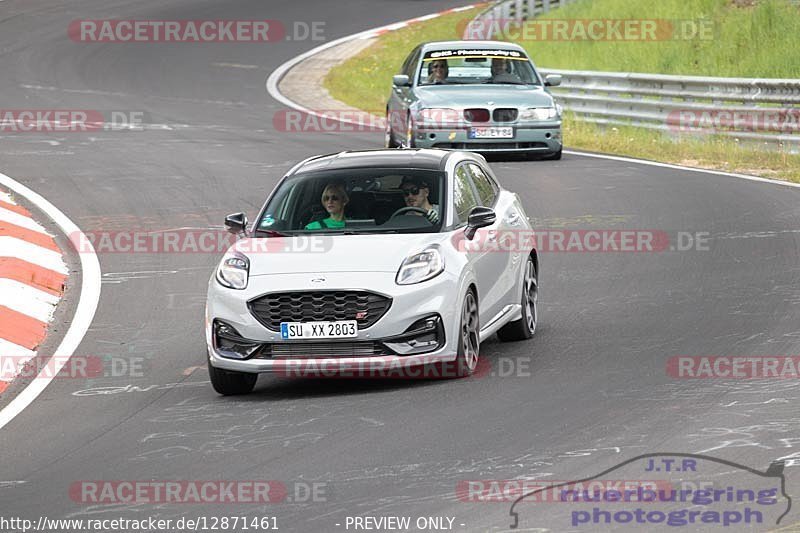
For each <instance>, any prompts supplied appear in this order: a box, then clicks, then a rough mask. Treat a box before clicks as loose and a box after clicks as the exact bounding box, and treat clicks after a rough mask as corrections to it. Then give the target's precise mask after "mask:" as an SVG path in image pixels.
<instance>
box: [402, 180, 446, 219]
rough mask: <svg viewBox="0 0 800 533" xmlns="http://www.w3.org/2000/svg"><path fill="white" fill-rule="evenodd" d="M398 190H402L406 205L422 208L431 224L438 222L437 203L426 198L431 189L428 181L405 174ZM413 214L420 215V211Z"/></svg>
mask: <svg viewBox="0 0 800 533" xmlns="http://www.w3.org/2000/svg"><path fill="white" fill-rule="evenodd" d="M400 190H401V191H403V198H404V199H405V201H406V206H407V207H417V208H419V209H422V210H424V211H425V218H427V219H428V222H430V223H431V224H436V223H437V222H439V205H438V204H432V203H431V202H430V200H429V199H428V196H429V195H430V191H431V190H430V186H429V185H428V182H426V181H425V180H423V179H420V178H414V177H411V176H405V177H403V181H402V183H400ZM413 214H415V215H422V213H413Z"/></svg>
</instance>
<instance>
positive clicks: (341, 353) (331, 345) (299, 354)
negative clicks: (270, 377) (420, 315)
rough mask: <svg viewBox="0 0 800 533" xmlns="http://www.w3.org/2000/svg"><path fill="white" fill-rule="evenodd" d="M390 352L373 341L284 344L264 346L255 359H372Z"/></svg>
mask: <svg viewBox="0 0 800 533" xmlns="http://www.w3.org/2000/svg"><path fill="white" fill-rule="evenodd" d="M389 354H390V352H388V351H387V350H386V348H384V347H383V345H382V344H381V343H379V342H373V341H356V342H345V341H333V342H331V341H326V342H285V343H272V344H264V345H263V347H262V348H261V350H259V352H258V354H257V355H256V356H255V359H270V358H274V359H279V358H282V357H291V358H293V359H304V358H316V357H372V356H379V355H389Z"/></svg>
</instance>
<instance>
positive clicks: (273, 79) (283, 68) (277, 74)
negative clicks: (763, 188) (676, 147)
mask: <svg viewBox="0 0 800 533" xmlns="http://www.w3.org/2000/svg"><path fill="white" fill-rule="evenodd" d="M475 6H476V4H472V5H468V6H463V7H457V8H455V9H453V10H452V11H453V12H458V11H465V10H467V9H472V8H473V7H475ZM437 14H438V13H437ZM413 20H415V19H411V20H410V21H413ZM417 20H419V19H417ZM410 21H404V22H410ZM389 26H393V25H392V24H390V25H389ZM389 26H381V27H380V28H373V29H371V30H366V31H362V32H359V33H354V34H352V35H346V36H344V37H341V38H339V39H336V40H334V41H330V42H328V43H325V44H323V45H321V46H318V47H316V48H312V49H311V50H309V51H308V52H304V53H302V54H300V55H299V56H296V57H293V58H292V59H290V60H288V61H287V62H285V63H283V64H282V65H280V66H278V68H276V69H275V70H273V71H272V73H271V74H270V75H269V77H268V78H267V82H266V87H267V92H268V93H269V94H270V96H272V97H273V98H274V99H275V100H277V101H278V102H280V103H282V104H283V105H285V106H288V107H291V108H292V109H296V110H298V111H303V112H305V113H309V114H311V115H315V116H318V117H321V116H323V115H322V114H321V113H318V112H316V111H314V110H311V109H308V108H307V107H305V106H302V105H300V104H298V103H296V102H294V101H293V100H291V99H289V98H288V97H286V96H284V95H283V93H281V92H280V90H279V89H278V83H279V82H280V81H281V78H283V76H284V75H286V72H288V71H289V70H290V69H291V68H292V67H294V66H295V65H297V64H298V63H300V62H301V61H304V60H306V59H308V58H309V57H312V56H314V55H316V54H318V53H320V52H322V51H324V50H327V49H328V48H333V47H334V46H338V45H340V44H343V43H346V42H349V41H354V40H356V39H370V38H372V37H376V32H378V31H381V30H385V29H387V28H389ZM326 118H332V119H334V120H338V121H339V122H342V123H345V124H349V123H352V121H349V120H347V119H344V118H338V117H326ZM564 153H565V154H571V155H578V156H582V157H595V158H598V159H609V160H612V161H620V162H625V163H636V164H639V165H650V166H655V167H663V168H674V169H676V170H687V171H690V172H700V173H703V174H714V175H717V176H728V177H732V178H740V179H745V180H750V181H757V182H760V183H771V184H773V185H784V186H786V187H800V184H798V183H792V182H788V181H781V180H774V179H770V178H761V177H758V176H748V175H747V174H736V173H734V172H724V171H722V170H706V169H702V168H693V167H682V166H680V165H673V164H670V163H658V162H656V161H646V160H643V159H631V158H628V157H622V156H612V155H603V154H589V153H584V152H575V151H573V150H564Z"/></svg>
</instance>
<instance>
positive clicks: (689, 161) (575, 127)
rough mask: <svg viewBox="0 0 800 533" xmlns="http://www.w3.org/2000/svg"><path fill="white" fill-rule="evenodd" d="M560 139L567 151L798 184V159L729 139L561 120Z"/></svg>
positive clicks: (792, 155) (570, 117) (571, 118)
mask: <svg viewBox="0 0 800 533" xmlns="http://www.w3.org/2000/svg"><path fill="white" fill-rule="evenodd" d="M564 139H566V143H567V146H568V147H570V148H579V149H582V150H589V151H594V152H603V153H606V154H615V155H623V156H629V157H638V158H641V159H650V160H653V161H661V162H664V163H674V164H678V165H685V166H690V167H699V168H707V169H714V170H723V171H726V172H738V173H743V174H750V175H757V176H762V177H765V178H772V179H781V180H787V181H793V182H797V183H800V155H794V154H788V153H786V152H780V151H774V150H759V149H757V148H754V147H752V145H750V146H748V145H746V144H745V145H740V144H739V143H738V142H736V141H735V140H733V139H731V138H729V137H722V136H713V137H706V138H699V137H689V138H682V139H680V140H673V139H670V138H668V137H666V136H664V135H662V134H660V133H659V132H654V131H651V130H647V129H643V128H635V127H632V126H617V127H613V128H609V127H603V128H600V127H598V126H596V125H594V124H590V123H588V122H581V121H579V120H575V119H574V118H573V117H572V116H570V115H569V114H567V115H566V116H565V117H564Z"/></svg>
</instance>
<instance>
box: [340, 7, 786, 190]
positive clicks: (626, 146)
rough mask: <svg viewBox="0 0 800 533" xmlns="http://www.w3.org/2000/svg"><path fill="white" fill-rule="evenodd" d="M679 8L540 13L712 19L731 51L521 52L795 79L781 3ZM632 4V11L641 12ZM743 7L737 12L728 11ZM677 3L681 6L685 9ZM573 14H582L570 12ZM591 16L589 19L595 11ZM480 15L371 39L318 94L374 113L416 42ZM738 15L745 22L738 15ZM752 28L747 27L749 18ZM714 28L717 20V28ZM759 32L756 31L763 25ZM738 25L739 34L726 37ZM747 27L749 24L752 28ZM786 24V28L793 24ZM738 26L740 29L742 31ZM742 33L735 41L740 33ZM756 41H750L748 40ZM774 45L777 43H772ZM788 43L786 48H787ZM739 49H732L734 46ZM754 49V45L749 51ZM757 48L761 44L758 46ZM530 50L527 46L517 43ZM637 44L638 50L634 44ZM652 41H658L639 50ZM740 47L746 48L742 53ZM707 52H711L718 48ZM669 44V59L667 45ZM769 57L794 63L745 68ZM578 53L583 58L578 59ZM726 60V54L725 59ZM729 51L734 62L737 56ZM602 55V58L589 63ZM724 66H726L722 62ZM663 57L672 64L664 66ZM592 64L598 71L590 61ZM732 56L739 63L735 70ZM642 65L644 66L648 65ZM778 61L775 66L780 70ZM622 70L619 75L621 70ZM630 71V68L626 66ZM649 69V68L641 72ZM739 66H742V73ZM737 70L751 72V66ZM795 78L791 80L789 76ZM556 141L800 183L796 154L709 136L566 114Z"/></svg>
mask: <svg viewBox="0 0 800 533" xmlns="http://www.w3.org/2000/svg"><path fill="white" fill-rule="evenodd" d="M682 1H683V3H681V4H680V5H682V6H684V11H683V12H684V13H685V15H681V16H680V17H678V16H675V13H677V11H676V12H673V11H674V10H675V9H677V8H676V7H675V6H676V5H678V2H677V1H676V0H659V2H658V4H657V8H658V9H657V11H654V7H653V4H651V3H649V2H648V3H646V4H647V5H645V3H644V2H642V3H639V2H629V1H628V0H594V1H585V2H580V3H577V4H574V5H571V6H567V7H566V8H563V9H562V10H557V11H555V12H553V13H551V14H550V15H549V17H551V18H557V17H563V18H592V17H593V16H596V17H597V18H606V19H607V18H633V17H635V16H637V15H638V16H639V17H643V18H648V19H653V18H684V19H686V18H692V17H694V18H700V17H704V16H709V17H712V19H713V20H714V21H715V28H717V32H718V35H720V36H725V35H728V34H731V33H732V34H735V36H736V40H735V42H734V43H733V44H732V46H734V45H735V46H734V48H733V51H731V50H728V51H725V52H723V51H720V52H718V53H717V55H715V56H713V57H711V56H709V57H706V55H707V54H708V53H709V52H708V50H706V49H705V48H704V47H703V46H702V43H700V45H698V43H697V42H693V41H690V42H688V44H687V42H678V43H676V42H672V41H670V42H664V43H661V44H664V45H665V46H666V47H667V48H665V49H663V50H660V51H655V49H654V48H652V47H651V48H650V49H649V51H648V50H645V48H646V47H642V46H639V47H638V48H636V45H635V44H634V43H630V42H629V43H607V42H605V43H589V47H590V48H587V49H581V48H573V47H575V46H579V45H586V44H587V43H574V42H573V43H570V42H549V43H535V46H530V49H529V53H530V54H531V56H532V57H533V58H534V59H535V60H536V62H537V63H538V64H542V65H547V66H548V67H549V68H563V69H576V70H579V69H588V70H621V71H622V70H625V71H631V72H662V73H682V74H687V75H688V74H703V75H724V76H745V77H755V76H765V77H766V76H773V77H800V70H798V69H800V47H796V46H794V44H792V42H793V41H794V39H795V38H796V35H798V33H800V10H798V8H797V7H792V6H790V5H789V4H788V3H787V1H786V0H762V1H761V2H757V3H756V4H755V5H749V2H743V1H742V0H736V1H731V0H693V1H690V2H686V1H685V0H682ZM640 4H641V5H640ZM739 5H745V7H736V6H739ZM686 6H689V7H688V8H687V7H686ZM578 8H582V9H586V10H587V11H585V12H584V11H577V10H578ZM785 9H794V10H795V11H798V13H795V17H794V19H793V20H791V21H786V20H785V19H786V16H785V15H786V12H785ZM597 10H599V11H598V12H597V13H595V14H594V15H592V13H594V12H595V11H597ZM478 12H479V9H472V10H468V11H462V12H458V13H452V14H448V15H443V16H440V17H437V18H435V19H431V20H428V21H424V22H419V23H416V24H413V25H411V26H408V27H407V28H403V29H399V30H395V31H392V32H388V33H385V34H383V35H382V36H380V37H378V38H377V40H376V42H375V44H374V45H373V46H370V47H369V48H367V49H366V50H364V51H362V52H361V53H359V54H357V55H356V56H354V57H351V58H349V59H347V60H346V61H345V62H343V63H342V64H341V65H339V66H337V67H335V68H333V69H332V70H331V71H330V72H329V73H328V75H327V76H326V78H325V80H324V86H325V88H326V89H327V90H328V91H329V92H330V94H331V96H333V97H334V98H336V99H337V100H340V101H342V102H344V103H346V104H348V105H350V106H353V107H355V108H358V109H361V110H364V111H369V112H372V113H375V114H382V113H383V110H384V109H385V107H386V99H387V98H388V95H389V91H390V90H391V79H392V75H393V74H395V73H397V71H398V70H399V68H400V65H401V64H402V62H403V60H404V59H405V58H406V56H407V55H408V53H409V52H410V51H411V49H412V48H413V47H414V46H416V45H417V44H418V43H420V42H423V41H434V40H447V39H460V38H461V35H460V31H459V30H463V28H464V27H465V25H466V23H467V22H468V21H469V20H471V19H473V18H474V17H475V16H476V15H477V13H478ZM742 17H744V18H742ZM751 19H752V21H756V22H752V21H751ZM716 21H718V22H716ZM765 23H766V24H767V25H766V26H763V27H762V26H761V25H763V24H765ZM735 24H744V26H739V34H736V32H735V31H734V30H735V28H736V26H735ZM753 24H755V26H753ZM787 24H788V25H797V29H795V30H793V32H794V33H783V34H782V35H781V34H780V32H787V31H788V30H787V29H786V27H787ZM792 27H794V26H792ZM742 28H749V30H748V31H749V33H748V32H743V31H742ZM740 34H742V35H740ZM756 37H757V38H758V39H757V40H753V39H754V38H756ZM777 39H782V40H783V41H784V42H783V44H776V42H777V41H776V40H777ZM790 41H792V42H790ZM736 43H739V44H736ZM753 43H759V46H753ZM761 43H763V45H762V44H761ZM522 44H523V45H524V44H528V45H530V43H522ZM608 44H613V45H615V46H616V47H620V46H622V45H625V46H627V47H629V48H632V49H633V50H634V52H633V53H632V56H631V53H630V52H629V57H627V58H626V57H625V54H623V52H624V50H625V49H624V48H622V49H620V48H606V49H605V50H603V49H600V48H596V49H594V51H590V49H591V46H597V45H608ZM641 44H642V43H640V45H641ZM646 44H648V45H649V44H659V43H646ZM745 44H746V45H747V46H745ZM714 45H715V46H717V47H719V46H720V43H719V42H718V41H715V42H714ZM675 46H678V48H675V49H674V51H672V52H669V53H668V52H667V50H668V49H669V50H672V47H675ZM682 46H689V47H690V48H689V49H691V50H694V49H695V48H696V53H693V54H694V55H688V56H687V55H682V54H686V53H687V52H686V49H682V48H680V47H682ZM775 50H782V51H784V50H785V51H787V53H788V54H789V55H790V56H792V57H794V56H793V55H792V54H797V57H796V58H795V59H791V58H789V59H786V61H785V62H784V61H783V59H779V58H776V59H774V60H773V61H772V62H769V63H764V65H763V68H762V69H761V70H748V69H751V68H752V69H755V67H753V65H760V64H762V63H763V62H764V60H765V59H766V58H767V57H768V56H769V57H771V56H780V55H781V54H776V53H775ZM584 54H585V55H584ZM731 54H733V55H731ZM737 54H738V55H737ZM601 57H602V58H604V59H603V60H602V61H601V60H600V59H598V58H601ZM726 57H727V58H728V59H725V58H726ZM670 58H671V59H670ZM593 59H596V60H597V61H598V63H597V64H595V63H591V62H590V61H592V60H593ZM734 59H737V60H738V62H739V64H740V66H736V62H735V60H734ZM790 59H791V60H790ZM647 61H649V63H648V62H647ZM781 63H782V64H781ZM620 65H625V66H626V67H625V68H622V67H620ZM632 65H635V66H636V67H635V68H628V67H631V66H632ZM647 65H649V67H648V66H647ZM742 65H745V66H742ZM746 65H751V66H750V67H748V66H746ZM792 73H794V75H792ZM564 139H565V144H566V146H567V147H568V148H574V149H582V150H590V151H596V152H603V153H607V154H614V155H623V156H630V157H638V158H642V159H650V160H653V161H660V162H664V163H674V164H679V165H686V166H693V167H699V168H708V169H715V170H724V171H728V172H739V173H743V174H751V175H757V176H762V177H767V178H773V179H782V180H788V181H793V182H798V183H800V155H797V154H788V153H785V152H777V151H771V150H766V149H764V150H761V149H758V148H755V147H753V145H748V144H740V143H739V142H738V141H736V140H735V139H733V138H729V137H722V136H714V137H681V138H671V137H668V136H666V135H664V134H662V133H661V132H658V131H653V130H648V129H643V128H635V127H626V126H619V127H614V128H609V127H602V128H601V127H598V126H595V125H593V124H589V123H585V122H581V121H578V120H575V119H574V118H573V117H572V116H570V115H569V114H567V115H566V116H565V117H564Z"/></svg>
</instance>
